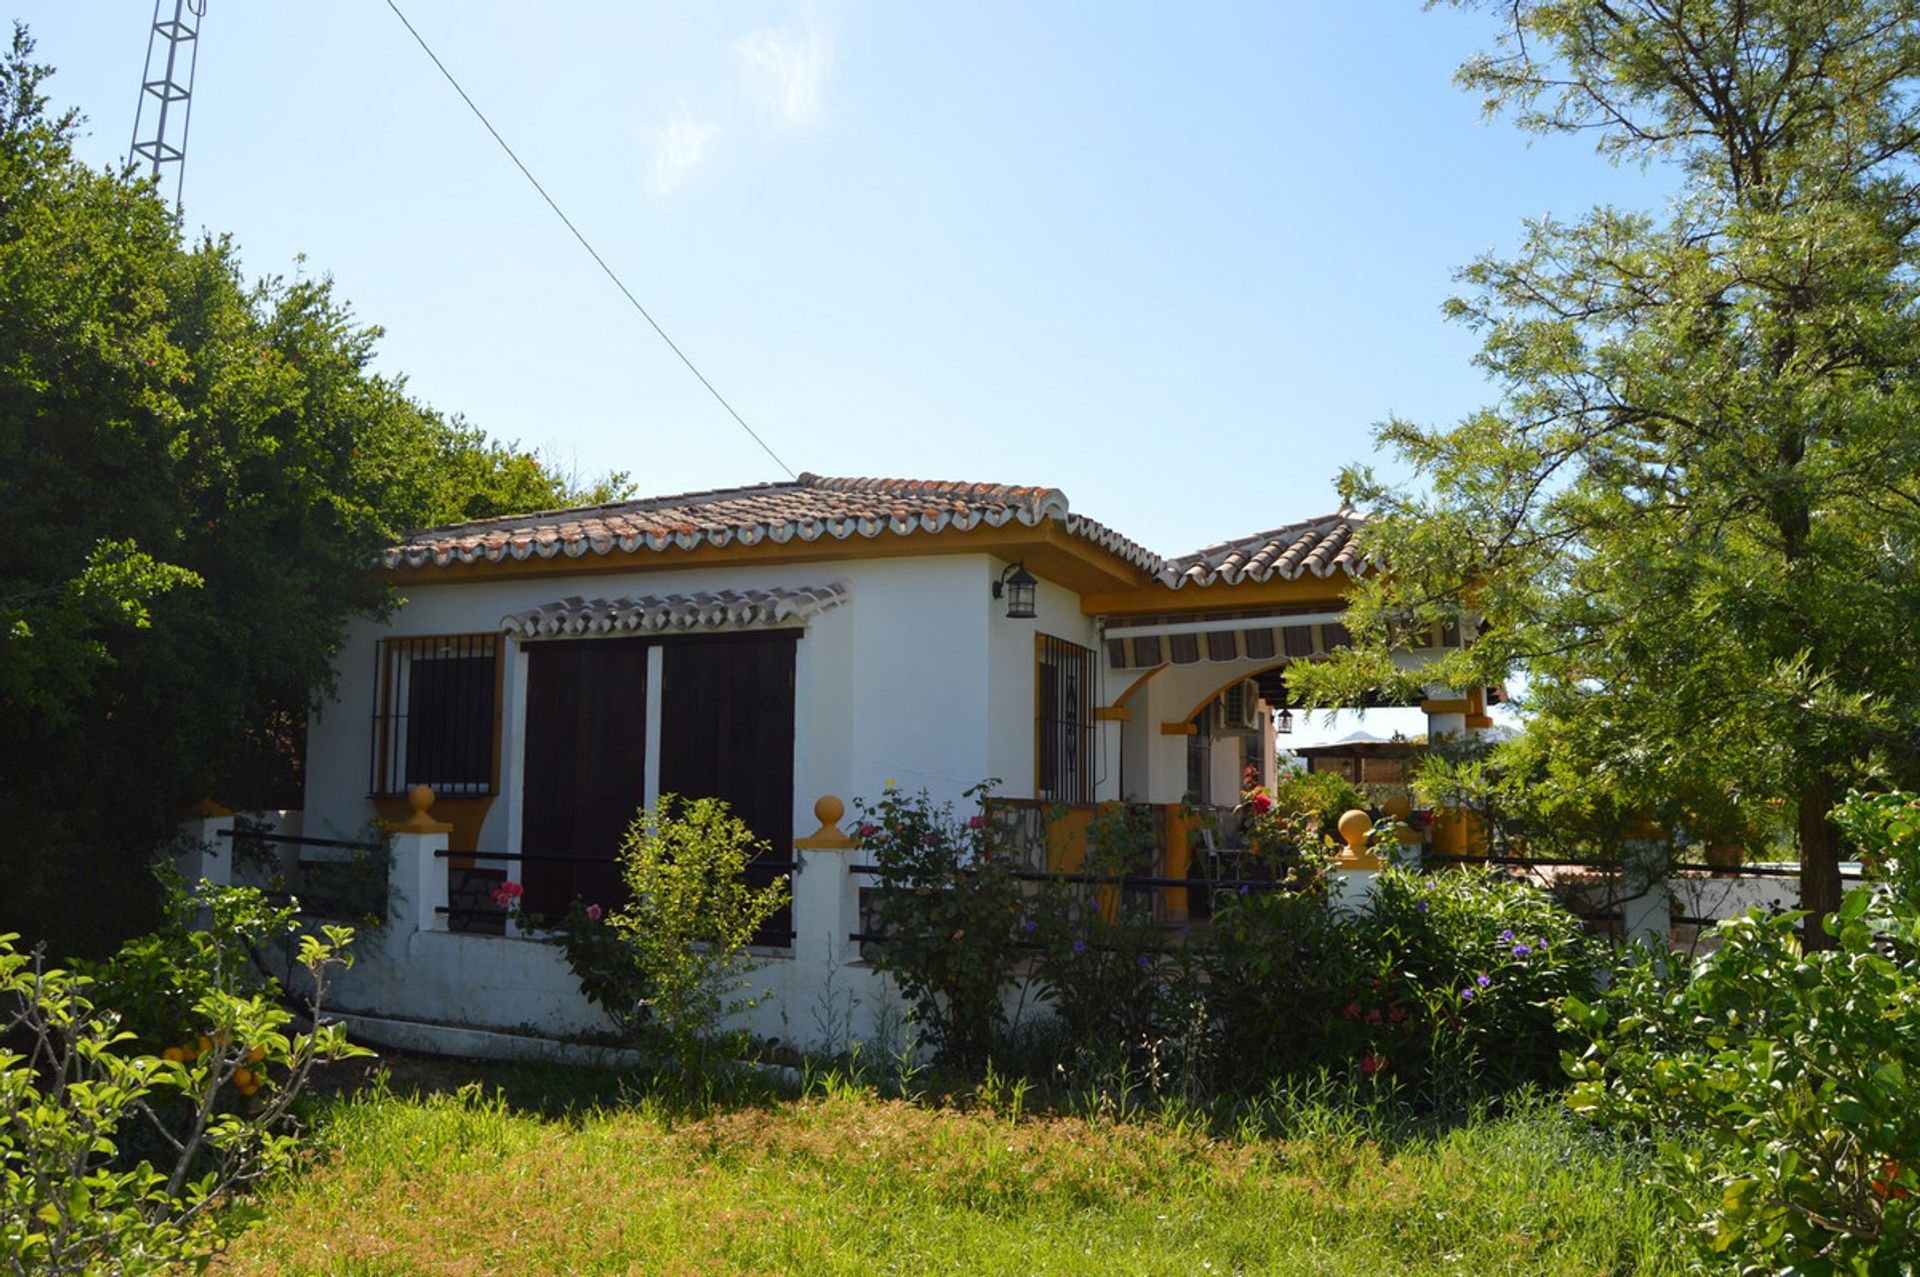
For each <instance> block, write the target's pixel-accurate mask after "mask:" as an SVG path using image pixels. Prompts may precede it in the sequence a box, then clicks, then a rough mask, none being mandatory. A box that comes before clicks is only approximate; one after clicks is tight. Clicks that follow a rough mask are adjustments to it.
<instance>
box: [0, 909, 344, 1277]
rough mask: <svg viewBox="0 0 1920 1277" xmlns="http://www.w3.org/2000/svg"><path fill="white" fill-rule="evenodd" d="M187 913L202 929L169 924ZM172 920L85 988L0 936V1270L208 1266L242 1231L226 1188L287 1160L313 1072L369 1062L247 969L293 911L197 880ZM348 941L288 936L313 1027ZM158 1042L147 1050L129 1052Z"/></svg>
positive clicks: (333, 935)
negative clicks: (251, 956) (302, 1017)
mask: <svg viewBox="0 0 1920 1277" xmlns="http://www.w3.org/2000/svg"><path fill="white" fill-rule="evenodd" d="M201 909H204V910H205V911H206V915H205V916H206V921H207V925H206V926H205V927H204V929H199V930H190V929H188V928H186V927H185V926H183V925H180V924H181V921H182V920H183V919H189V918H192V917H194V916H195V913H196V911H197V910H201ZM169 912H170V914H171V916H172V919H173V921H172V922H170V924H169V926H168V927H167V928H166V929H165V930H163V931H161V932H159V933H156V935H154V936H150V937H145V938H142V939H140V940H137V941H135V942H133V943H132V944H130V945H129V946H128V948H127V950H125V951H123V952H122V953H121V954H120V955H119V956H118V957H116V958H115V959H114V960H113V961H112V962H110V963H108V964H106V966H105V968H103V969H102V974H101V976H100V978H97V979H96V978H94V977H90V976H88V975H85V974H80V973H76V972H71V971H66V970H62V969H60V968H57V967H50V966H48V965H46V963H45V961H44V960H43V958H42V957H41V955H40V954H38V953H34V954H31V955H29V954H23V953H20V952H18V951H17V950H16V949H15V948H14V947H13V940H14V937H12V936H10V935H9V936H0V1007H4V1008H5V1012H4V1014H0V1041H5V1042H7V1043H9V1044H11V1045H12V1046H13V1047H17V1048H18V1049H17V1050H16V1049H0V1263H4V1264H5V1265H6V1266H7V1267H8V1268H9V1269H10V1270H11V1271H15V1272H23V1273H24V1272H33V1273H81V1272H85V1273H141V1272H156V1271H159V1270H161V1269H163V1268H170V1267H172V1266H173V1265H175V1264H179V1263H201V1264H204V1263H205V1261H206V1260H207V1259H208V1258H209V1257H210V1256H211V1255H213V1254H214V1253H215V1252H217V1251H218V1250H219V1248H220V1247H221V1246H222V1245H223V1244H224V1243H225V1242H226V1241H227V1240H228V1239H229V1238H231V1237H232V1236H233V1235H234V1234H235V1233H236V1232H237V1231H238V1230H239V1229H240V1228H242V1227H243V1226H244V1225H245V1224H246V1223H247V1222H249V1219H250V1214H249V1212H248V1211H246V1210H244V1209H243V1208H242V1207H241V1206H240V1205H239V1204H238V1203H236V1202H235V1201H234V1200H233V1196H232V1195H233V1194H234V1193H235V1192H236V1191H237V1190H239V1189H241V1188H244V1187H245V1186H246V1185H248V1184H250V1183H252V1182H254V1181H256V1180H258V1179H259V1178H261V1177H262V1176H264V1175H267V1174H270V1173H272V1172H274V1171H276V1170H279V1169H281V1168H283V1167H286V1166H288V1165H290V1164H291V1162H292V1159H293V1155H294V1150H295V1140H294V1138H293V1136H292V1135H291V1134H289V1129H290V1127H291V1124H292V1112H291V1106H292V1104H293V1102H294V1100H295V1098H296V1097H297V1096H298V1095H299V1094H300V1091H301V1090H302V1088H303V1087H304V1085H305V1084H306V1081H307V1078H308V1075H309V1073H310V1072H311V1070H312V1068H313V1066H314V1064H315V1063H317V1062H319V1061H322V1060H329V1059H339V1058H343V1057H345V1056H349V1055H359V1054H365V1052H362V1051H360V1050H359V1049H358V1048H355V1047H352V1046H350V1045H348V1043H347V1041H346V1038H345V1035H344V1032H343V1030H341V1029H340V1028H338V1027H337V1026H330V1027H324V1028H319V1029H316V1030H315V1031H314V1032H312V1033H293V1032H289V1027H290V1026H291V1024H292V1021H293V1016H292V1014H291V1013H289V1012H288V1011H286V1010H284V1009H282V1007H281V1005H280V1003H279V1000H278V998H279V994H280V990H279V989H278V988H277V986H276V985H274V984H273V982H271V981H268V980H265V979H263V978H257V977H255V976H254V975H253V974H252V971H251V968H250V965H249V964H248V963H247V962H246V961H245V960H244V955H245V954H247V952H248V950H249V949H250V948H251V947H252V946H254V945H257V944H266V943H271V942H277V941H280V940H284V939H286V938H288V937H290V936H291V935H293V933H294V919H293V911H292V909H290V908H286V909H277V908H272V907H270V906H268V905H267V904H266V903H265V902H264V901H263V900H262V899H261V897H260V895H259V893H257V892H254V891H250V890H247V889H244V888H204V889H203V893H202V895H201V896H200V897H199V898H198V899H197V900H192V899H188V898H186V897H184V896H183V895H181V894H179V893H178V892H177V891H176V892H175V894H174V896H173V899H172V900H171V901H170V903H169ZM350 940H351V935H350V933H349V932H348V930H347V929H346V928H344V927H328V928H325V929H324V938H320V937H314V936H310V935H305V936H300V937H299V940H298V947H297V959H296V960H297V963H298V965H299V967H300V969H301V970H302V971H303V972H304V973H305V976H306V978H307V980H308V982H309V984H308V995H307V999H306V1001H307V1013H308V1014H309V1015H310V1016H312V1017H314V1018H315V1022H316V1023H317V1017H318V1014H319V1008H320V1004H321V1002H322V1000H323V999H324V996H325V993H326V988H327V979H328V973H329V972H330V970H331V969H332V968H334V967H336V966H340V965H344V964H345V963H346V961H347V946H348V944H349V943H350ZM123 1006H124V1007H125V1008H126V1011H125V1013H124V1014H123V1012H122V1010H121V1009H120V1008H121V1007H123ZM123 1023H124V1024H129V1025H138V1026H140V1027H138V1028H124V1027H122V1025H123ZM167 1038H170V1039H172V1044H169V1045H167V1046H165V1047H164V1048H161V1049H160V1050H159V1052H158V1054H155V1053H152V1052H148V1051H141V1050H140V1047H141V1046H142V1045H143V1044H146V1045H151V1044H152V1042H153V1041H155V1040H157V1039H167ZM141 1148H147V1149H153V1150H157V1151H156V1152H155V1153H153V1154H151V1155H141V1153H139V1152H138V1151H136V1150H139V1149H141Z"/></svg>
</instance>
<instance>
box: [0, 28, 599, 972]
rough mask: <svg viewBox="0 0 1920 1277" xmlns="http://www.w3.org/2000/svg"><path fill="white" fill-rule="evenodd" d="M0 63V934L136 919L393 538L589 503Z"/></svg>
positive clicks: (103, 928)
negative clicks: (127, 168)
mask: <svg viewBox="0 0 1920 1277" xmlns="http://www.w3.org/2000/svg"><path fill="white" fill-rule="evenodd" d="M31 55H32V42H31V41H30V39H29V38H28V36H27V34H26V32H25V31H24V29H21V28H18V27H16V29H15V32H14V35H13V40H12V46H11V51H10V52H9V53H7V54H6V55H5V56H4V58H0V873H3V874H4V880H5V882H6V883H7V888H6V890H5V891H4V892H0V931H7V930H18V931H23V932H25V933H26V934H28V935H29V936H46V935H49V934H51V935H56V936H58V937H59V938H60V939H61V940H62V941H63V942H65V943H66V944H68V945H69V947H83V948H99V947H101V946H104V945H105V944H107V943H108V942H110V941H111V940H113V939H114V938H117V937H118V936H120V935H124V934H126V933H128V932H130V931H133V930H137V929H139V927H140V926H141V924H142V923H144V922H147V921H150V920H151V918H150V909H151V906H152V902H153V901H154V900H155V898H156V897H155V895H154V893H153V891H152V890H151V888H152V883H151V880H150V878H149V876H148V874H147V872H146V869H145V862H146V860H147V858H148V856H149V854H150V851H151V848H152V847H153V845H154V844H155V841H156V840H157V839H158V838H160V837H161V836H162V835H163V834H164V832H165V831H166V830H167V828H168V827H169V826H170V825H171V824H172V822H173V821H174V820H175V819H177V818H178V816H179V815H180V814H181V812H182V811H183V809H184V808H185V807H186V806H187V805H188V804H190V803H192V802H193V801H194V800H195V799H197V798H200V797H202V796H206V795H209V794H218V795H220V796H221V797H222V798H223V799H226V800H227V801H259V800H261V799H263V798H265V797H269V796H271V795H273V794H275V793H284V792H285V791H286V788H287V782H288V780H289V778H290V769H291V768H292V767H293V766H294V765H296V763H297V752H298V751H297V749H296V748H294V743H295V742H296V741H297V739H298V737H299V733H300V732H301V730H302V729H303V725H304V723H305V720H306V715H307V712H308V709H309V707H310V706H312V705H313V704H314V702H315V698H316V696H317V695H319V694H320V693H322V692H323V691H324V690H325V688H326V686H327V683H328V679H329V677H330V668H331V661H332V657H333V654H334V652H335V650H336V648H337V646H338V644H339V642H340V639H341V637H342V633H343V627H344V624H345V622H346V620H347V619H348V618H349V617H351V616H355V615H363V616H364V615H378V614H380V613H381V612H382V611H383V610H384V609H385V608H386V607H387V606H388V605H389V602H390V600H389V597H388V592H387V590H386V588H385V587H384V586H383V585H382V584H381V583H380V582H378V581H377V580H376V579H375V578H374V576H373V575H372V574H371V573H369V572H368V571H367V570H366V568H367V565H368V564H369V562H370V560H371V556H372V555H373V553H374V552H375V551H376V550H377V549H378V548H379V547H381V546H382V545H384V544H388V543H390V541H391V540H392V539H393V538H394V537H395V536H396V534H397V533H400V532H403V531H405V530H407V529H410V528H415V527H420V526H427V525H432V524H436V523H445V522H453V521H457V520H461V519H466V518H473V517H483V516H487V515H494V514H503V513H510V512H516V511H524V510H529V509H539V508H547V507H553V506H560V505H568V504H574V503H577V502H581V501H593V500H606V499H610V498H611V497H613V496H616V495H621V494H623V493H624V491H625V487H626V482H625V477H624V476H619V475H616V476H612V477H611V478H609V479H607V480H605V481H602V482H601V483H599V484H596V485H592V486H590V487H588V488H587V489H585V490H576V488H575V487H574V485H572V484H571V483H570V482H569V481H568V480H567V479H565V478H563V477H561V476H559V475H557V474H556V473H555V472H554V470H553V469H552V468H550V467H549V466H547V465H545V464H543V463H542V462H541V461H540V460H539V459H538V458H537V457H534V456H532V455H529V454H527V453H525V452H523V451H521V450H520V449H518V448H517V447H514V446H512V445H507V444H502V443H499V442H496V441H493V440H490V439H489V438H487V436H486V435H485V434H484V433H482V432H481V431H480V430H478V429H476V428H475V427H473V426H471V425H469V424H468V423H466V422H464V421H462V420H460V419H458V418H455V419H451V420H449V419H447V418H445V417H443V416H442V415H440V414H439V413H436V412H435V411H433V410H432V409H430V408H428V407H426V406H424V405H422V404H420V403H418V402H417V401H415V400H413V399H412V398H410V397H409V396H408V395H407V393H406V389H405V386H404V384H403V383H402V382H401V381H399V380H396V379H393V378H389V377H383V376H380V375H377V374H376V373H374V372H373V371H372V370H371V361H372V358H373V351H374V344H375V341H376V340H377V338H378V336H379V332H378V330H377V329H374V328H370V327H367V326H365V325H363V324H361V323H359V322H358V321H357V320H356V319H355V318H354V316H353V314H352V313H351V311H350V310H349V308H348V307H347V306H346V304H345V303H343V302H342V301H341V300H340V299H338V298H337V297H336V296H335V295H334V292H333V289H332V286H331V284H330V283H329V282H326V281H320V282H304V281H303V282H294V283H289V282H286V281H284V280H279V279H269V280H266V281H263V282H259V283H249V282H248V281H247V280H246V279H245V277H244V276H243V275H242V272H241V268H240V263H239V259H238V256H237V253H236V251H235V248H234V246H233V245H232V243H231V242H230V241H228V240H226V239H224V238H209V239H203V240H201V241H200V242H198V243H185V242H183V241H182V238H181V233H180V229H179V226H178V225H177V223H176V222H175V221H174V219H173V217H172V216H171V215H170V212H169V210H168V208H167V207H166V205H165V203H164V202H163V201H162V200H161V199H160V198H159V197H158V196H157V195H156V194H155V192H154V190H153V189H152V188H151V185H150V184H149V183H145V182H141V181H137V180H134V179H132V178H131V177H130V176H129V175H127V174H124V173H114V172H105V171H100V170H95V169H92V168H89V167H88V166H86V165H85V164H82V163H81V162H79V161H78V160H77V159H76V158H75V156H74V153H73V146H72V144H73V137H74V133H75V129H76V127H77V125H78V117H77V116H76V115H75V114H73V113H72V112H68V113H65V114H54V113H52V112H51V111H50V110H49V108H48V104H47V99H46V97H45V96H44V94H43V93H42V91H41V90H42V86H43V84H44V82H45V79H46V76H47V75H48V74H49V71H48V69H47V68H45V67H42V66H37V65H35V64H34V63H33V61H32V57H31Z"/></svg>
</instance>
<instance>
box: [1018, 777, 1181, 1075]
mask: <svg viewBox="0 0 1920 1277" xmlns="http://www.w3.org/2000/svg"><path fill="white" fill-rule="evenodd" d="M1158 845H1159V838H1158V835H1157V833H1156V831H1155V829H1154V826H1153V813H1152V809H1151V808H1149V807H1147V806H1145V805H1143V804H1139V803H1117V802H1116V803H1106V804H1103V805H1102V806H1101V807H1100V809H1099V811H1098V812H1097V813H1095V815H1094V818H1093V821H1092V822H1091V824H1089V826H1088V828H1087V854H1086V857H1085V860H1084V862H1083V863H1082V865H1081V872H1083V873H1084V874H1086V875H1087V876H1089V877H1095V878H1118V877H1123V876H1126V875H1130V874H1150V873H1151V872H1152V870H1153V866H1154V855H1155V851H1156V850H1157V848H1158ZM1195 889H1196V890H1197V889H1198V888H1197V886H1196V888H1195ZM1157 895H1158V893H1157V892H1154V891H1148V890H1140V891H1128V890H1125V889H1124V888H1123V887H1122V886H1121V885H1119V884H1117V883H1103V882H1056V883H1049V884H1047V886H1046V889H1045V890H1044V891H1042V892H1040V893H1038V894H1036V895H1035V897H1034V898H1033V900H1032V904H1031V908H1032V911H1033V915H1034V921H1035V923H1036V927H1035V930H1034V932H1033V933H1032V934H1033V935H1034V936H1035V937H1037V940H1038V949H1037V952H1036V954H1035V956H1034V958H1033V963H1032V973H1033V977H1034V980H1035V982H1036V989H1037V998H1038V1000H1040V1001H1042V1002H1044V1003H1046V1004H1048V1005H1049V1006H1050V1007H1051V1009H1052V1012H1053V1016H1054V1020H1055V1024H1054V1026H1053V1031H1052V1033H1051V1035H1050V1036H1051V1037H1052V1038H1053V1041H1054V1046H1055V1051H1054V1058H1053V1060H1052V1067H1053V1069H1054V1070H1061V1069H1070V1070H1072V1071H1073V1072H1075V1073H1076V1074H1080V1075H1083V1077H1084V1076H1085V1075H1089V1074H1091V1075H1095V1076H1100V1077H1117V1076H1126V1077H1129V1078H1135V1079H1139V1080H1141V1081H1143V1082H1145V1083H1147V1084H1148V1086H1149V1087H1150V1089H1154V1090H1159V1089H1161V1088H1163V1087H1164V1086H1168V1085H1172V1086H1175V1087H1177V1088H1178V1089H1181V1090H1183V1091H1190V1090H1192V1089H1193V1086H1194V1084H1195V1081H1196V1075H1197V1072H1198V1069H1199V1066H1200V1063H1201V1060H1202V1058H1203V1055H1204V1047H1205V1043H1204V1040H1203V1039H1204V1034H1203V1033H1202V1032H1200V1031H1199V1030H1200V1029H1202V1028H1204V1024H1203V1023H1202V1024H1201V1025H1196V1024H1195V1015H1194V1012H1195V1006H1196V1000H1197V990H1196V989H1195V988H1194V981H1193V978H1192V976H1193V973H1192V972H1191V971H1190V970H1189V966H1190V964H1189V963H1187V961H1186V958H1187V954H1186V953H1185V951H1184V950H1183V949H1181V948H1180V947H1179V946H1178V945H1175V944H1170V943H1169V936H1168V934H1167V929H1166V928H1165V927H1164V926H1162V925H1161V923H1160V922H1159V921H1158V919H1157V917H1156V914H1155V907H1154V902H1155V899H1156V897H1157Z"/></svg>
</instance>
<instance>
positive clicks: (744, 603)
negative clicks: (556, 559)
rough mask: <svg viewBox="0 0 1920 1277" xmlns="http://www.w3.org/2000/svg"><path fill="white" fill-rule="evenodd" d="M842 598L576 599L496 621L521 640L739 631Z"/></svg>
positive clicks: (796, 591) (821, 594) (820, 591)
mask: <svg viewBox="0 0 1920 1277" xmlns="http://www.w3.org/2000/svg"><path fill="white" fill-rule="evenodd" d="M846 595H847V588H846V586H844V585H841V584H840V583H838V582H835V583H834V584H832V585H801V586H780V587H777V588H774V589H767V590H715V591H712V592H710V593H699V594H643V595H641V596H640V597H638V598H624V597H623V598H617V599H583V598H580V597H578V596H576V597H574V598H569V599H562V600H561V601H559V602H557V603H546V604H542V605H541V606H539V607H534V608H528V609H527V610H526V611H524V612H515V613H513V614H512V615H510V616H507V617H504V618H502V619H501V622H500V628H501V629H503V630H505V631H506V632H507V633H509V634H514V635H517V636H519V637H520V638H523V639H529V638H571V637H575V636H578V635H586V634H657V633H659V632H661V631H662V630H673V631H685V630H722V629H743V628H750V627H753V626H761V625H784V624H789V623H793V622H801V621H806V620H808V619H810V618H812V617H814V616H817V615H819V614H820V613H821V612H824V611H826V610H827V609H828V608H830V607H834V606H836V605H837V604H839V603H840V601H841V600H842V599H844V598H846Z"/></svg>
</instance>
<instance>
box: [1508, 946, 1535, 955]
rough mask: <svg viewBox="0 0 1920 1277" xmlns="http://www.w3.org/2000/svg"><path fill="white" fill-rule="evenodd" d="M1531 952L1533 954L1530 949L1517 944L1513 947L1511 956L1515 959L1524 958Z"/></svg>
mask: <svg viewBox="0 0 1920 1277" xmlns="http://www.w3.org/2000/svg"><path fill="white" fill-rule="evenodd" d="M1532 952H1533V950H1532V949H1529V948H1528V947H1527V946H1526V945H1523V944H1517V945H1515V946H1513V956H1514V957H1516V958H1524V957H1526V956H1527V955H1528V954H1530V953H1532Z"/></svg>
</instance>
